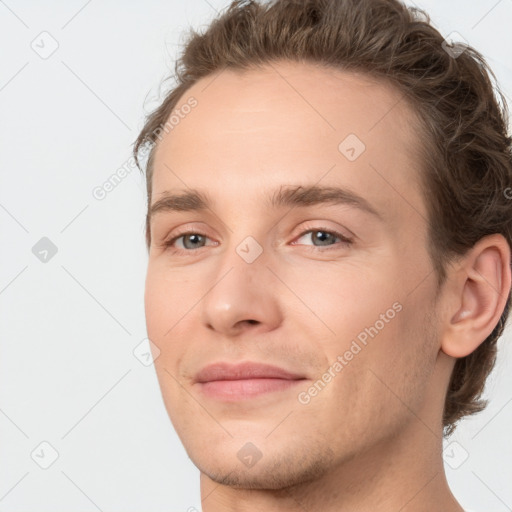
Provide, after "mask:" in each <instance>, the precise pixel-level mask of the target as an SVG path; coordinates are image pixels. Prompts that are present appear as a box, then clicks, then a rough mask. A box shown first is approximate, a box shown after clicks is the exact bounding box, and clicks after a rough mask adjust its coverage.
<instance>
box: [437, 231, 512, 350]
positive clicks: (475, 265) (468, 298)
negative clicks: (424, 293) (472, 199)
mask: <svg viewBox="0 0 512 512" xmlns="http://www.w3.org/2000/svg"><path fill="white" fill-rule="evenodd" d="M452 280H453V281H452V282H453V284H452V286H451V287H450V290H449V292H450V293H451V294H452V300H451V301H450V302H451V304H453V305H454V306H453V309H454V312H453V314H452V313H450V314H449V316H448V318H450V317H451V318H450V320H449V325H446V326H445V332H444V336H443V339H442V343H441V349H442V350H443V352H445V353H446V354H447V355H449V356H452V357H455V358H460V357H465V356H467V355H469V354H471V353H472V352H474V351H475V350H476V349H477V348H478V346H479V345H480V344H481V343H482V342H483V341H484V340H485V339H486V338H487V337H488V336H489V335H490V334H491V332H492V331H493V329H494V327H495V326H496V324H497V323H498V321H499V319H500V317H501V315H502V313H503V310H504V309H505V304H506V301H507V298H508V295H509V293H510V286H511V269H510V247H509V245H508V243H507V241H506V240H505V238H504V237H503V236H502V235H499V234H495V235H489V236H487V237H484V238H482V239H481V240H479V241H478V243H477V244H475V246H474V247H473V248H472V249H471V250H470V251H469V252H468V254H467V255H466V256H465V257H464V258H463V259H462V260H461V264H460V266H459V269H458V270H457V271H456V272H455V275H454V276H452Z"/></svg>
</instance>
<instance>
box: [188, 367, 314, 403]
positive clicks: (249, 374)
mask: <svg viewBox="0 0 512 512" xmlns="http://www.w3.org/2000/svg"><path fill="white" fill-rule="evenodd" d="M304 380H306V377H304V376H303V375H300V374H297V373H293V372H290V371H288V370H285V369H284V368H280V367H278V366H270V365H266V364H261V363H253V362H245V363H240V364H236V365H233V364H229V363H215V364H212V365H209V366H206V367H205V368H203V369H202V370H201V371H200V372H199V373H198V374H197V375H196V378H195V384H194V385H195V386H197V387H198V388H199V390H200V392H201V393H202V394H203V395H205V396H207V397H208V398H211V399H214V400H221V401H228V402H230V401H239V400H248V399H251V398H256V397H259V396H262V395H267V394H269V393H277V392H283V391H287V390H289V389H291V388H293V387H295V386H297V385H298V384H299V383H303V381H304Z"/></svg>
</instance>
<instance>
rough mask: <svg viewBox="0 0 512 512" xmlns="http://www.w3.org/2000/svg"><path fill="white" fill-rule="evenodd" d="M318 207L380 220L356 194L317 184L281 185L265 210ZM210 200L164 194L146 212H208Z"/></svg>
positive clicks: (187, 193)
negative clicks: (347, 208)
mask: <svg viewBox="0 0 512 512" xmlns="http://www.w3.org/2000/svg"><path fill="white" fill-rule="evenodd" d="M320 204H333V205H348V206H352V207H355V208H357V209H359V210H361V211H363V212H366V213H369V214H371V215H373V216H375V217H377V218H379V219H380V220H382V216H381V214H380V213H379V212H378V211H377V210H376V209H375V208H374V207H373V206H372V205H371V204H370V203H369V202H368V201H367V200H366V199H365V198H364V197H361V196H360V195H358V194H356V193H355V192H353V191H351V190H349V189H346V188H340V187H325V186H317V185H307V186H304V185H299V186H289V185H288V186H281V187H280V188H279V189H277V190H275V191H274V192H273V193H272V194H271V195H270V196H268V197H267V200H266V202H265V206H266V207H270V208H274V209H277V208H280V207H286V206H287V207H299V208H306V207H308V206H314V205H320ZM211 207H212V201H211V200H210V198H209V196H208V194H206V193H204V192H201V191H200V190H196V189H188V190H186V191H181V192H179V193H168V192H164V193H163V197H161V198H160V199H159V200H158V201H155V202H154V203H153V204H152V205H151V208H150V210H149V218H150V220H151V219H152V218H153V216H154V215H156V214H157V213H162V212H171V211H174V212H192V211H205V210H207V209H211Z"/></svg>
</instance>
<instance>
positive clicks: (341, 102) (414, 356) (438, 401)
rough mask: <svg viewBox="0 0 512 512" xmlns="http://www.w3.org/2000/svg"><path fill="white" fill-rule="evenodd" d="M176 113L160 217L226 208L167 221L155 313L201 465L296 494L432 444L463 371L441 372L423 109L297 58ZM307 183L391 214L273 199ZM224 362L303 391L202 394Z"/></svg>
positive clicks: (153, 285) (159, 189) (154, 286)
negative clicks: (177, 205)
mask: <svg viewBox="0 0 512 512" xmlns="http://www.w3.org/2000/svg"><path fill="white" fill-rule="evenodd" d="M191 97H194V98H195V100H196V101H197V105H195V106H194V107H193V108H185V109H182V106H183V105H185V104H186V103H187V101H188V100H189V99H190V98H191ZM176 109H177V110H178V111H180V112H182V118H181V119H180V121H179V123H176V122H173V123H172V130H171V131H170V132H169V133H168V134H167V135H165V136H164V138H163V139H162V141H161V142H160V143H159V146H158V149H157V152H156V156H155V160H154V177H153V193H152V198H151V204H152V205H155V204H156V203H157V202H158V201H160V200H161V199H163V198H164V197H165V196H166V194H185V193H190V192H191V191H192V189H194V190H198V191H200V192H201V193H202V194H204V195H205V196H206V197H207V199H209V201H210V204H208V207H207V208H205V209H203V210H190V211H189V210H188V209H186V208H184V209H182V210H181V211H174V210H172V209H165V208H160V209H159V211H158V212H156V213H155V214H154V215H153V216H152V219H151V240H152V243H151V248H150V254H149V264H148V271H147V280H146V291H145V308H146V320H147V328H148V336H149V338H150V340H151V341H152V342H153V343H154V344H155V345H156V346H157V347H158V349H159V351H160V355H159V357H158V358H157V359H156V361H155V366H156V370H157V374H158V379H159V382H160V386H161V389H162V393H163V398H164V401H165V404H166V407H167V410H168V413H169V415H170V418H171V420H172V423H173V425H174V427H175V429H176V431H177V433H178V435H179V437H180V439H181V441H182V442H183V445H184V447H185V449H186V451H187V453H188V455H189V456H190V458H191V459H192V461H193V462H194V463H195V464H196V465H197V467H198V468H199V469H200V470H201V471H202V472H203V473H205V474H206V475H208V476H209V477H210V478H212V479H213V480H216V481H222V482H224V483H227V484H230V485H235V486H237V485H239V486H243V487H252V488H280V487H283V486H285V485H291V484H293V483H299V482H301V481H306V480H308V479H311V478H313V476H316V477H318V476H320V475H322V474H324V473H326V472H327V471H329V470H330V469H332V468H334V467H335V466H336V465H340V464H343V463H344V462H345V461H348V460H350V459H351V458H352V457H354V456H355V455H358V454H362V453H363V451H368V453H372V452H375V450H377V449H385V447H386V446H387V445H388V441H389V440H390V439H392V436H397V435H398V436H402V437H404V438H405V437H406V436H408V437H407V438H408V439H411V437H410V436H414V438H415V440H416V441H418V442H420V440H421V439H423V437H424V438H425V439H426V438H427V437H429V436H430V437H431V436H432V432H431V431H429V428H427V427H426V425H431V428H437V425H438V424H440V417H441V412H442V404H443V402H442V401H443V398H444V391H445V388H446V384H447V381H446V378H447V374H443V375H442V377H443V378H439V375H438V374H437V373H436V371H437V366H438V358H439V357H440V355H439V342H438V340H437V337H436V335H437V332H435V331H436V329H437V327H436V324H434V323H433V322H432V321H431V320H430V319H431V317H432V313H433V306H434V305H435V301H434V298H435V292H436V277H435V274H434V272H433V270H432V269H433V267H432V264H431V262H430V260H429V257H428V253H427V244H428V241H427V235H426V223H425V219H426V217H427V213H426V208H425V201H424V198H423V196H422V193H421V189H420V185H419V173H420V165H419V161H418V159H417V157H415V156H414V150H415V149H416V148H417V147H418V143H419V136H418V131H417V130H416V129H415V126H416V125H415V122H414V120H413V117H412V115H411V112H410V111H409V110H408V107H407V106H406V104H405V100H401V96H400V95H399V94H398V93H397V91H395V90H394V89H392V88H390V87H389V86H387V85H384V84H383V83H377V82H371V81H369V80H368V79H367V78H364V77H363V76H357V75H354V74H349V73H344V72H341V71H334V70H328V69H325V68H320V67H314V66H312V65H305V64H302V65H299V64H292V63H285V62H283V63H280V64H279V65H274V66H273V67H266V68H265V69H264V70H258V71H250V72H244V73H236V72H233V71H224V72H222V73H220V74H219V75H218V76H217V77H216V78H215V80H213V77H212V76H210V77H207V78H205V79H203V80H201V81H200V82H198V83H197V84H196V85H194V86H193V87H192V88H191V89H189V91H188V92H187V93H185V95H184V97H183V98H182V99H181V100H180V103H179V104H178V105H177V107H176ZM180 109H181V110H180ZM183 112H187V114H186V115H183ZM176 119H177V118H174V120H176ZM351 134H352V135H351ZM340 144H341V145H340ZM363 144H364V146H365V148H364V147H363ZM299 186H301V187H304V188H307V187H312V186H314V187H321V188H323V187H332V188H341V189H345V190H348V191H350V192H351V193H352V194H355V195H357V196H361V197H362V198H363V200H364V204H366V205H367V206H369V208H370V209H373V210H374V212H373V213H372V212H370V211H368V210H367V209H365V208H364V207H362V206H361V205H360V204H359V205H358V204H357V203H356V202H355V201H351V202H347V201H342V202H338V203H336V202H334V201H331V202H323V203H322V202H317V201H310V202H309V203H308V202H307V201H306V202H305V203H304V201H302V203H304V204H302V203H299V202H297V203H290V202H288V203H283V204H276V205H272V204H271V203H270V198H271V197H272V196H273V195H275V194H277V193H278V192H279V191H281V195H282V196H286V191H288V192H289V191H290V189H294V188H297V187H299ZM300 190H304V189H299V192H300ZM298 196H300V193H297V194H295V197H296V198H297V197H298ZM275 197H277V196H275ZM292 197H293V196H292ZM310 197H311V196H310ZM345 197H348V196H345ZM303 199H304V197H303ZM276 203H279V201H276ZM187 204H188V205H189V206H190V204H191V203H190V202H189V203H187ZM184 205H185V203H184V202H182V203H181V206H182V207H183V206H184ZM184 232H187V233H189V235H185V236H182V237H179V236H180V235H182V234H183V233H184ZM336 233H339V235H337V234H336ZM340 235H341V237H340ZM175 237H179V238H177V239H176V240H175V241H174V242H173V243H172V244H171V245H169V246H168V247H166V246H164V243H165V242H166V241H170V240H171V239H173V238H175ZM344 239H348V240H350V241H351V242H350V243H346V242H344ZM219 362H225V363H228V364H238V363H246V362H254V363H264V364H269V365H272V366H276V367H279V368H282V369H284V370H286V371H287V372H290V373H291V374H293V375H294V376H295V377H296V379H295V380H283V379H275V378H273V379H265V380H264V379H261V380H259V379H250V378H249V377H250V375H247V374H243V375H242V377H244V379H241V380H238V381H233V380H232V381H231V382H226V379H221V381H217V382H213V381H210V382H209V383H207V382H198V379H199V380H201V379H200V377H199V376H198V373H199V372H200V371H201V370H202V369H203V368H205V367H206V366H208V365H211V364H214V363H219ZM259 376H260V377H261V375H259ZM232 377H233V376H232ZM210 378H214V377H212V376H210ZM217 378H219V377H218V376H217ZM203 380H204V379H203ZM258 380H259V382H258ZM420 446H421V444H420Z"/></svg>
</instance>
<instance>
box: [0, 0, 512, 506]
mask: <svg viewBox="0 0 512 512" xmlns="http://www.w3.org/2000/svg"><path fill="white" fill-rule="evenodd" d="M228 3H229V2H227V1H221V0H187V2H182V1H177V0H167V1H162V0H150V1H146V2H137V3H136V2H121V1H119V0H118V1H108V0H107V1H99V0H89V1H88V2H86V1H83V0H74V1H67V2H56V1H47V2H36V1H33V0H32V1H18V2H15V1H14V0H6V1H0V47H1V49H2V50H1V63H0V64H1V65H0V113H1V114H0V144H1V151H0V169H1V183H0V223H1V229H2V231H1V233H2V248H3V250H2V264H1V265H0V315H1V324H0V325H1V332H0V512H7V511H9V512H18V511H23V512H26V511H31V512H43V511H51V512H60V511H67V512H69V511H95V510H100V511H105V512H106V511H112V512H113V511H124V512H131V511H138V512H139V511H141V510H144V511H147V512H157V511H158V512H160V511H169V510H172V511H175V512H178V511H183V512H185V511H186V510H188V509H190V507H195V508H196V509H197V510H200V496H199V473H198V470H197V469H196V468H195V467H194V466H193V464H192V463H191V461H190V460H189V459H188V457H187V455H186V453H185V451H184V449H183V447H182V446H181V443H180V441H179V439H178V438H177V436H176V434H175V433H174V430H173V429H172V425H171V423H170V421H169V419H168V417H167V414H166V412H165V409H164V406H163V402H162V399H161V395H160V390H159V387H158V383H157V380H156V377H155V374H154V369H153V367H152V366H151V365H150V366H145V365H144V364H143V363H145V362H146V360H145V358H144V353H145V350H146V349H147V345H146V343H147V342H146V341H144V340H145V338H146V328H145V319H144V308H143V299H144V297H143V294H144V279H145V271H146V264H147V254H146V249H145V245H144V236H143V228H144V214H145V207H146V198H145V184H144V180H143V178H142V176H141V175H140V173H139V171H138V170H136V169H134V168H133V167H132V168H130V167H127V168H128V169H130V170H131V172H129V173H128V174H127V175H126V177H125V178H124V179H123V180H122V181H121V182H120V183H119V184H118V185H117V187H115V188H114V189H113V190H111V191H109V192H108V194H105V197H103V198H102V199H98V198H97V196H98V195H99V194H98V193H97V192H96V196H95V194H94V191H95V190H96V191H97V190H98V189H97V187H101V186H102V185H103V184H104V183H105V182H106V181H107V180H108V179H109V177H110V176H111V175H112V174H114V173H115V172H116V171H117V170H118V169H119V168H121V167H122V166H123V165H125V163H126V162H127V160H128V158H129V157H130V151H131V144H132V142H133V141H134V140H135V138H136V136H137V133H138V131H139V130H140V129H141V127H142V125H143V118H144V115H145V114H146V113H148V112H149V111H151V110H152V109H153V108H154V107H155V106H156V104H157V100H158V94H159V87H160V84H161V82H162V80H163V79H164V78H165V77H166V76H168V74H169V73H170V72H172V70H173V66H174V58H175V56H176V52H178V51H179V45H180V43H181V42H182V39H181V38H182V36H183V34H184V31H185V29H186V28H187V27H188V26H189V25H192V26H194V27H196V28H198V27H200V26H202V25H206V24H207V23H208V21H209V20H211V18H212V17H213V16H214V15H215V14H216V11H217V10H220V9H223V8H224V7H227V5H228ZM416 4H417V5H418V6H420V7H423V8H425V9H426V10H427V11H428V12H429V13H430V14H431V16H432V19H433V22H434V24H435V25H436V26H437V28H438V29H439V30H440V31H441V32H442V33H443V35H445V36H447V35H448V34H450V33H451V32H453V31H455V32H457V33H459V34H460V35H462V36H463V37H464V38H465V39H466V40H467V41H469V43H470V44H471V45H473V46H475V47H476V48H477V49H478V50H480V51H481V52H482V53H483V54H484V55H485V56H486V57H487V58H488V61H489V63H490V64H491V66H492V68H493V69H494V71H495V73H496V75H497V77H498V80H499V82H500V84H501V86H502V88H503V90H504V92H505V93H506V94H507V95H508V96H509V98H510V97H511V96H512V62H511V61H512V57H511V53H510V49H511V48H512V31H511V30H510V26H511V24H512V0H501V1H497V0H479V1H473V2H468V1H463V0H458V1H451V2H449V3H448V2H445V1H443V0H422V1H419V0H418V2H416ZM57 45H58V46H57ZM52 51H53V53H52ZM50 53H51V54H50ZM511 186H512V184H511ZM34 247H35V248H34ZM55 251H57V252H56V253H55ZM54 253H55V254H54ZM42 260H43V261H42ZM510 342H511V337H510V331H509V330H508V331H507V334H506V336H505V337H504V338H502V340H501V341H500V345H499V347H500V354H499V361H498V364H497V367H496V369H495V371H494V372H493V374H492V376H491V378H490V380H489V382H488V386H487V388H486V396H489V397H490V398H491V403H490V405H489V407H488V408H487V410H486V411H485V412H483V413H481V414H480V415H478V416H475V417H474V418H472V419H470V420H466V421H464V422H462V423H461V424H460V426H459V428H458V430H457V431H456V434H454V435H453V436H452V438H451V439H449V440H448V441H446V443H445V446H446V448H445V462H446V469H447V476H448V479H449V483H450V485H451V487H452V490H453V492H454V494H455V495H456V496H457V498H458V499H459V500H460V501H461V503H462V505H463V506H465V507H467V508H470V509H472V510H475V511H481V512H484V511H485V512H505V511H507V510H509V511H510V510H512V486H511V485H510V483H511V482H512V442H511V441H510V432H511V427H512V404H511V402H512V371H511V370H512V350H511V347H510ZM140 344H141V345H140ZM139 345H140V346H139ZM136 347H138V348H136ZM134 350H135V354H134ZM137 355H138V358H137V357H136V356H137ZM141 360H142V362H141ZM41 443H43V444H41ZM54 459H55V460H54ZM42 466H49V467H47V468H46V469H44V468H43V467H42Z"/></svg>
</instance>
